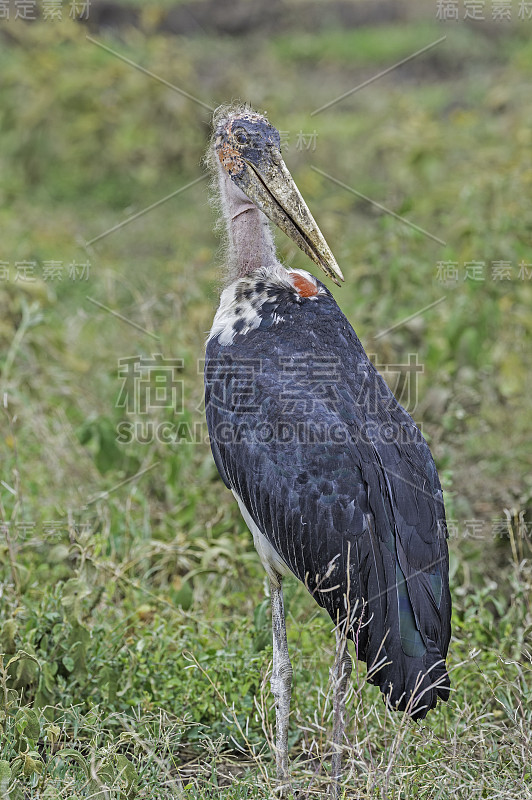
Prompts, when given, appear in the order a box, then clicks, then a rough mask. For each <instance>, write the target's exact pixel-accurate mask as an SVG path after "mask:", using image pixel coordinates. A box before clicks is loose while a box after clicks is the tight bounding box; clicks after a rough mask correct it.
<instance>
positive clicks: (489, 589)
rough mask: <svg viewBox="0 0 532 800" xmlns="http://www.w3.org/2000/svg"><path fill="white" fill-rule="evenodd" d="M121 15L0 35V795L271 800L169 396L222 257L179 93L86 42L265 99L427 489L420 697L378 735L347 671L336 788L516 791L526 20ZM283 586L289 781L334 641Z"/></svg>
mask: <svg viewBox="0 0 532 800" xmlns="http://www.w3.org/2000/svg"><path fill="white" fill-rule="evenodd" d="M143 14H144V17H145V26H146V30H147V33H141V32H140V31H138V30H137V31H134V30H123V31H121V32H120V33H119V34H117V35H115V36H114V37H113V36H111V35H109V34H106V33H105V32H103V31H100V32H94V31H93V32H92V33H91V34H90V35H91V37H92V38H93V39H94V40H95V41H91V40H89V39H87V38H86V33H87V31H86V29H85V28H83V27H82V26H80V25H76V24H75V23H73V22H72V21H70V20H68V18H66V19H64V20H63V21H59V20H48V21H41V22H37V23H34V24H32V25H23V24H22V23H20V21H15V20H14V19H12V20H4V21H3V22H0V25H2V27H1V28H0V42H1V46H0V75H1V84H0V129H1V131H2V136H1V143H2V146H1V149H0V224H1V229H2V245H1V249H0V278H1V280H0V342H1V348H0V374H1V381H0V401H1V406H2V407H1V408H0V419H1V420H2V422H1V428H0V458H1V465H2V469H1V475H0V480H1V483H0V512H1V515H2V516H1V538H0V553H1V559H0V579H1V587H0V588H1V604H0V632H1V633H0V653H3V656H0V684H1V685H0V726H1V736H0V796H1V797H2V798H10V800H22V799H23V798H24V800H25V799H26V798H65V800H66V798H69V799H70V798H89V797H90V798H96V797H98V798H102V799H103V798H135V797H138V798H153V799H154V800H156V799H157V800H160V799H161V798H175V797H177V798H181V797H182V798H200V800H206V799H207V798H214V797H217V798H224V800H243V799H244V798H249V799H250V800H251V798H261V799H262V798H270V797H271V796H272V791H273V779H272V776H273V768H272V760H271V742H272V736H273V731H272V725H273V714H272V697H271V695H270V691H269V674H270V670H271V644H270V622H269V607H268V599H267V598H265V588H266V587H265V581H264V575H263V572H262V569H261V567H260V564H259V562H258V558H257V556H256V554H255V552H254V550H253V547H252V542H251V537H250V535H249V533H248V532H247V530H246V529H245V526H244V523H243V521H242V520H241V518H240V516H239V513H238V511H237V508H236V506H235V504H234V502H233V500H232V497H231V496H230V495H229V493H228V492H227V491H226V490H225V487H224V486H223V485H222V483H221V481H220V480H219V478H218V476H217V473H216V470H215V467H214V464H213V462H212V459H211V455H210V450H209V446H208V443H207V441H206V427H205V423H204V418H203V409H202V374H201V371H202V364H201V360H202V358H203V353H204V341H205V336H206V332H207V331H208V329H209V327H210V324H211V320H212V316H213V313H214V309H215V307H216V302H217V294H218V289H219V285H220V270H219V264H220V260H221V255H220V253H219V251H218V239H217V236H216V234H215V233H214V231H213V227H214V222H215V218H214V214H213V211H212V209H211V208H210V206H209V202H208V194H209V187H208V181H207V180H201V181H198V182H197V183H194V185H191V186H190V187H189V188H184V187H187V186H188V184H191V183H192V182H194V181H196V179H197V178H200V177H201V176H202V175H203V167H202V157H203V154H204V151H205V148H206V146H207V142H208V136H209V121H210V112H209V110H208V108H206V107H205V106H204V105H200V104H198V102H195V101H194V100H191V99H189V98H187V97H186V96H184V95H183V94H182V93H180V92H179V91H175V90H173V89H172V88H170V87H169V86H167V85H164V84H161V82H160V81H158V80H156V79H155V78H154V77H153V76H150V75H148V74H146V73H145V72H143V71H141V70H139V69H137V68H135V67H134V66H132V65H131V64H128V63H125V62H124V61H123V60H121V59H120V58H119V57H118V56H117V54H118V55H119V56H124V57H126V58H128V59H131V60H132V61H134V62H135V63H136V64H139V65H141V66H142V67H143V68H144V69H145V70H149V71H150V72H151V73H153V75H155V76H160V77H162V78H163V79H164V80H165V81H167V82H169V83H170V84H172V85H173V86H174V87H177V88H179V89H181V90H184V91H186V92H188V93H189V94H191V95H193V96H194V98H196V100H199V101H201V103H203V104H205V105H206V106H212V107H215V106H216V105H218V104H219V103H222V102H227V101H229V100H231V99H233V98H242V99H244V100H249V101H250V102H251V103H252V104H253V105H254V106H255V107H256V108H258V109H260V110H267V111H268V112H269V116H270V119H271V120H272V122H273V123H274V124H275V125H276V126H277V127H278V128H279V129H280V130H281V131H282V132H283V141H284V154H285V159H286V162H287V164H288V166H289V168H290V169H291V171H292V173H293V175H294V177H295V180H296V182H297V184H298V186H299V187H300V189H301V192H302V194H303V195H304V197H305V198H306V200H307V202H308V204H309V206H310V208H311V210H312V211H313V212H314V213H315V216H316V218H317V220H318V223H319V225H320V227H321V229H322V230H323V232H324V234H325V235H326V238H327V239H328V241H329V243H330V244H331V246H332V249H333V251H334V252H335V255H336V257H337V260H338V263H339V264H340V266H341V267H342V269H343V271H344V274H345V276H346V283H345V285H344V286H343V287H342V288H341V289H336V288H334V287H333V289H334V294H335V296H336V297H337V299H338V302H339V303H340V305H341V307H342V309H343V310H344V311H345V313H346V314H347V316H348V317H349V319H350V320H351V321H352V323H353V325H354V327H355V329H356V330H357V332H358V334H359V336H360V338H361V340H362V342H363V343H364V346H365V347H366V350H367V352H368V353H371V354H372V357H373V358H374V360H375V363H377V364H378V365H379V366H380V368H381V370H383V374H384V375H385V377H387V379H389V380H390V382H391V384H392V386H398V387H399V389H401V388H402V389H403V390H404V391H403V395H402V399H403V402H404V404H405V405H406V406H407V407H408V409H409V410H410V411H411V413H413V415H414V417H415V418H416V420H417V421H418V422H419V424H420V425H421V426H422V429H423V432H424V434H425V435H426V437H427V439H428V440H429V442H430V445H431V448H432V451H433V453H434V456H435V459H436V462H437V465H438V468H439V471H440V474H441V477H442V481H443V483H444V488H445V492H446V494H445V497H446V506H447V513H448V517H449V520H450V524H449V528H450V534H451V536H450V549H451V587H452V595H453V604H454V608H453V638H452V641H451V648H450V654H449V665H450V670H451V678H452V682H453V693H452V696H451V699H450V701H449V703H448V704H447V705H445V706H441V707H439V708H438V710H437V711H436V712H434V713H433V714H432V715H431V716H429V717H428V718H427V720H425V721H424V722H423V723H421V724H413V723H408V722H407V721H406V720H404V719H401V717H400V716H396V715H395V716H392V715H390V714H389V713H386V710H385V708H384V706H383V704H382V701H381V698H380V694H379V692H378V690H377V689H375V688H374V687H372V686H370V685H367V684H366V681H365V667H364V665H359V666H358V668H357V670H356V672H355V675H354V678H353V683H352V690H351V696H350V700H349V714H350V723H349V738H350V742H351V747H350V749H349V751H348V752H347V753H346V759H347V770H346V778H345V798H346V799H349V800H351V798H355V797H356V798H359V799H360V800H362V798H364V800H366V798H367V799H368V800H369V798H372V799H373V798H382V799H383V800H384V798H397V799H398V800H399V798H401V799H403V798H412V797H416V798H422V799H423V800H429V798H430V800H432V799H434V800H436V798H441V799H442V800H444V799H446V798H451V797H452V798H453V800H456V799H457V798H464V799H465V798H467V799H468V800H469V798H508V800H509V799H510V798H512V800H514V799H515V798H529V797H532V769H531V766H530V764H531V760H532V655H531V651H532V639H531V634H532V568H531V561H530V557H531V547H530V525H531V521H532V515H531V498H532V479H531V475H532V470H531V461H532V454H531V447H530V397H531V395H532V386H531V378H530V376H531V375H532V354H531V349H530V341H531V337H532V311H531V309H532V263H531V262H532V253H531V239H532V230H531V222H530V221H531V219H532V191H531V190H532V160H531V153H532V147H531V145H532V108H531V106H530V100H529V95H530V80H531V74H532V45H531V42H532V38H531V37H530V31H531V30H532V21H528V22H527V21H521V22H520V23H516V24H514V25H513V26H512V25H504V24H502V23H499V24H493V25H492V26H491V27H489V28H486V29H484V28H474V27H471V26H466V25H465V24H463V23H462V22H459V23H454V24H452V23H447V24H446V23H440V24H437V23H436V22H435V21H434V22H427V21H420V22H419V23H417V22H415V21H411V22H410V23H409V24H407V25H394V26H386V25H381V26H379V27H375V28H365V29H357V30H347V29H344V30H339V29H331V30H324V31H322V32H321V33H319V34H316V35H309V34H308V33H301V34H298V33H293V34H290V35H287V34H282V33H279V35H277V36H274V37H272V38H270V39H266V38H264V37H261V36H259V35H257V36H247V37H245V38H241V39H231V38H223V37H218V38H214V37H212V38H206V37H201V36H200V37H197V38H191V39H185V38H179V37H169V36H165V35H162V34H158V33H156V32H154V30H153V31H150V27H149V26H150V25H154V24H155V23H154V20H156V19H157V8H156V7H152V6H150V7H147V8H145V9H144V11H143ZM443 35H446V36H447V38H446V40H445V41H443V42H441V43H440V44H438V45H437V46H434V47H433V48H432V49H431V50H430V51H428V52H426V53H425V54H422V55H420V56H419V57H417V58H416V59H412V60H411V61H409V62H408V63H405V65H404V66H402V67H400V68H398V69H397V70H394V71H393V72H391V73H389V74H388V75H386V76H384V77H383V78H382V79H380V80H377V81H373V82H372V83H369V84H368V85H367V86H366V87H365V88H364V89H363V90H360V91H358V92H356V93H354V94H352V95H351V96H350V97H348V98H346V99H344V100H342V101H341V102H338V103H337V104H336V105H334V106H332V107H331V108H329V109H327V110H324V111H322V112H321V113H319V114H315V115H314V116H311V112H312V111H313V110H315V109H317V108H319V107H320V106H322V105H324V104H326V103H328V102H330V101H331V100H332V99H334V98H336V97H338V96H339V95H342V94H343V93H344V92H347V91H349V89H351V88H353V87H355V86H357V85H358V84H360V83H362V82H363V81H366V80H369V79H371V78H372V77H373V76H375V75H376V74H377V73H379V72H381V71H382V70H385V69H387V68H388V67H389V66H391V65H392V64H393V63H394V62H396V61H399V60H401V59H403V58H406V57H407V56H409V55H410V54H411V53H413V52H414V51H416V50H419V49H421V48H423V47H425V46H426V45H429V44H430V43H432V42H435V41H436V40H437V39H439V38H440V37H442V36H443ZM99 45H105V47H106V48H110V50H111V51H114V52H111V51H110V50H109V49H107V50H106V49H104V48H102V47H101V46H99ZM312 167H315V168H316V169H312ZM316 170H320V171H321V172H319V171H316ZM323 173H326V174H327V175H328V176H330V178H328V177H326V176H324V174H323ZM331 178H332V179H333V180H331ZM338 181H340V182H341V183H343V184H345V186H347V188H345V187H343V186H341V185H340V184H339V183H338ZM179 190H182V191H179ZM351 190H353V191H351ZM357 193H359V194H357ZM172 194H173V195H174V196H173V197H171V198H170V199H168V200H166V201H165V202H161V203H159V201H160V200H162V199H163V198H165V197H167V196H168V195H172ZM360 194H362V195H365V196H367V197H370V198H371V199H372V200H373V201H375V202H377V203H380V204H381V205H383V206H385V207H386V209H389V210H391V211H393V212H394V214H396V215H398V216H399V217H401V218H403V220H401V219H398V218H397V217H394V216H391V215H390V214H388V213H385V212H384V211H383V210H382V209H379V208H378V207H376V206H375V205H372V204H371V203H369V202H367V201H366V200H364V199H363V198H362V197H360ZM152 204H157V205H156V206H155V207H154V208H153V209H152V210H150V211H148V212H146V213H139V212H142V211H143V210H144V209H146V208H147V207H149V206H151V205H152ZM136 214H139V216H137V217H135V218H134V219H132V220H130V218H131V217H133V216H134V215H136ZM404 219H406V220H407V221H408V222H410V223H412V224H413V225H415V226H417V228H414V227H412V226H411V225H409V224H407V223H405V222H404ZM121 223H124V224H121ZM419 228H421V229H423V231H425V233H423V232H420V231H419ZM427 233H428V234H429V235H426V234H427ZM278 246H279V250H280V253H281V256H282V258H283V259H284V260H285V261H286V262H287V263H290V264H291V265H293V266H298V267H303V268H309V264H308V262H307V260H306V259H305V257H304V256H303V254H301V253H300V252H299V251H297V249H296V248H295V246H293V245H292V244H291V243H290V242H289V241H288V240H287V239H286V238H285V237H284V236H281V234H279V236H278ZM310 268H311V269H312V267H310ZM429 306H430V307H429ZM427 307H429V308H427ZM390 328H392V330H390V331H388V329H390ZM386 331H388V332H387V333H385V332H386ZM157 354H161V356H162V358H163V359H173V360H174V361H171V362H169V363H170V364H171V367H172V375H173V376H174V377H175V379H176V380H175V385H173V386H172V391H173V392H174V393H173V394H172V397H171V400H172V402H169V400H168V396H167V397H166V399H165V401H164V402H161V403H157V402H155V401H154V398H155V397H156V395H155V394H154V388H155V385H156V382H157V381H158V380H163V381H164V379H165V375H166V376H167V375H168V371H167V369H166V368H165V366H164V364H161V363H160V364H159V366H156V367H154V368H152V369H150V370H149V375H148V377H147V378H146V373H145V372H142V373H141V378H139V377H138V375H137V376H135V374H134V371H133V372H132V371H131V369H130V367H128V364H131V363H134V362H137V363H138V362H139V360H141V363H144V364H146V363H148V362H149V360H154V361H156V356H157ZM411 355H413V356H415V358H416V359H417V361H416V363H417V364H419V365H422V366H423V370H422V372H420V373H419V374H418V375H417V379H416V380H415V381H414V380H413V378H412V375H411V373H408V370H407V365H408V364H409V363H410V362H409V357H410V356H411ZM128 359H129V361H128ZM142 360H144V361H142ZM167 366H168V365H166V367H167ZM165 369H166V371H165ZM397 381H399V383H397ZM142 392H145V394H144V395H143V394H142ZM146 392H148V394H146ZM149 392H151V394H150V393H149ZM143 397H144V399H146V397H147V398H148V401H151V402H148V407H147V408H146V409H144V408H143V406H142V398H143ZM131 431H133V433H132V434H131ZM169 432H170V434H171V435H169ZM286 595H287V607H288V624H289V645H290V650H291V654H292V662H293V665H294V684H295V685H294V699H293V716H292V724H291V737H292V738H291V747H292V759H293V774H294V788H295V790H296V791H297V792H299V794H298V796H300V797H308V798H312V797H319V796H323V792H324V791H325V789H326V785H327V768H328V764H329V759H328V754H329V751H330V746H329V744H328V734H329V733H330V727H331V720H330V712H331V702H330V691H329V690H330V687H329V685H328V679H329V673H328V669H329V666H330V665H331V664H332V661H333V637H332V636H331V632H330V622H329V621H328V620H327V619H326V618H325V617H324V616H323V615H322V614H321V612H320V611H319V610H318V609H317V608H316V607H315V605H314V604H313V602H312V601H311V599H310V598H309V597H308V595H307V594H306V592H305V590H304V589H303V588H302V587H300V586H298V585H296V583H295V582H293V583H290V582H288V583H287V589H286Z"/></svg>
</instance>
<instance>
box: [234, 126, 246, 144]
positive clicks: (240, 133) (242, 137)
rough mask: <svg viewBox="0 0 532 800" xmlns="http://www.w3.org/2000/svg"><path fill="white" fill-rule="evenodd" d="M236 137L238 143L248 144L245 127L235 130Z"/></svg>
mask: <svg viewBox="0 0 532 800" xmlns="http://www.w3.org/2000/svg"><path fill="white" fill-rule="evenodd" d="M235 139H236V141H237V142H238V144H247V141H248V135H247V133H246V131H245V130H244V128H237V129H236V131H235Z"/></svg>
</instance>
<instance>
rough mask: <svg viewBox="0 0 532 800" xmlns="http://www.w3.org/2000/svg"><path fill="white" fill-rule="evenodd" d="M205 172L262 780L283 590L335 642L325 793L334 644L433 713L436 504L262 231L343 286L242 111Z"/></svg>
mask: <svg viewBox="0 0 532 800" xmlns="http://www.w3.org/2000/svg"><path fill="white" fill-rule="evenodd" d="M208 159H209V160H210V166H211V168H212V170H213V172H214V176H215V178H216V180H217V181H218V186H219V200H220V203H221V208H222V212H223V216H224V218H225V223H226V228H227V238H228V245H229V246H228V254H227V281H226V288H225V289H224V291H223V292H222V295H221V298H220V305H219V308H218V310H217V312H216V316H215V318H214V323H213V326H212V330H211V332H210V335H209V338H208V341H207V352H206V364H205V405H206V415H207V424H208V429H209V435H210V442H211V447H212V452H213V456H214V460H215V462H216V466H217V468H218V471H219V473H220V476H221V478H222V480H223V481H224V483H225V484H226V486H227V487H228V488H229V489H231V491H232V492H233V494H234V496H235V498H236V500H237V502H238V505H239V507H240V511H241V512H242V515H243V517H244V519H245V521H246V523H247V525H248V527H249V529H250V531H251V533H252V535H253V539H254V543H255V547H256V549H257V551H258V553H259V556H260V558H261V561H262V563H263V565H264V568H265V570H266V572H267V575H268V578H269V582H270V592H271V608H272V624H273V671H272V678H271V685H272V693H273V696H274V698H275V707H276V747H275V751H276V766H277V778H278V780H279V783H280V786H281V793H282V792H283V791H284V790H283V788H282V787H285V788H286V787H287V786H288V749H287V732H288V717H289V710H290V694H291V682H292V667H291V663H290V659H289V655H288V646H287V638H286V627H285V617H284V608H283V595H282V577H283V576H284V575H286V574H289V573H293V574H294V575H295V576H296V577H297V578H299V580H300V581H302V582H303V583H304V584H305V586H306V587H307V589H308V591H309V592H310V593H311V594H312V596H313V597H314V599H315V600H316V601H317V602H318V603H319V605H320V606H322V607H323V608H325V609H326V610H327V611H328V613H329V614H330V616H331V618H332V620H333V622H334V625H335V631H336V646H337V656H336V661H335V665H334V668H333V670H332V675H333V731H332V777H333V779H334V786H336V787H338V781H339V779H340V775H341V751H342V744H343V739H344V725H345V721H344V717H345V713H344V708H345V692H346V686H347V680H348V677H349V675H350V672H351V667H352V664H351V658H350V656H349V653H348V649H347V642H346V640H347V639H351V640H353V642H354V648H355V652H356V655H357V657H358V658H359V659H362V660H364V661H366V663H367V666H368V676H369V680H370V681H371V682H372V683H374V684H377V685H378V686H379V687H380V689H381V691H382V693H383V695H384V698H385V700H386V702H387V703H388V704H389V706H391V707H392V708H394V709H396V710H399V711H405V712H406V713H408V714H410V716H411V717H412V718H414V719H421V718H423V717H425V715H426V714H427V712H428V711H429V709H432V708H434V707H435V705H436V703H437V698H438V697H440V698H442V699H443V700H447V698H448V696H449V688H450V683H449V677H448V675H447V671H446V667H445V657H446V654H447V648H448V644H449V638H450V611H451V600H450V594H449V584H448V553H447V542H446V537H447V532H446V525H445V511H444V505H443V498H442V490H441V486H440V481H439V479H438V474H437V472H436V467H435V465H434V461H433V459H432V456H431V453H430V451H429V448H428V446H427V444H426V442H425V440H424V438H423V436H422V435H421V433H420V431H419V430H418V428H417V427H416V425H415V424H414V421H413V420H412V418H411V417H410V415H409V414H408V413H407V412H406V411H405V410H404V408H402V407H401V406H400V405H399V403H398V402H397V400H396V399H395V397H394V396H393V394H392V392H391V391H390V389H389V388H388V386H387V385H386V383H385V382H384V380H383V379H382V378H381V376H380V375H379V374H378V372H377V371H376V369H375V368H374V366H373V365H372V363H371V362H370V361H369V359H368V357H367V355H366V353H365V352H364V349H363V347H362V345H361V343H360V341H359V339H358V337H357V335H356V333H355V332H354V330H353V328H352V327H351V325H350V324H349V322H348V320H347V319H346V317H345V316H344V315H343V314H342V312H341V311H340V308H339V307H338V305H337V304H336V302H335V300H334V299H333V297H332V295H331V293H330V292H329V291H328V289H327V288H326V287H325V286H324V285H323V284H322V283H321V282H320V281H318V280H316V279H315V278H314V277H313V276H312V275H311V274H310V273H308V272H305V271H303V270H300V269H289V268H286V267H284V266H283V265H282V264H281V263H280V262H279V261H278V259H277V256H276V253H275V247H274V243H273V239H272V235H271V231H270V228H269V223H268V219H267V218H269V219H270V220H271V221H273V222H275V223H276V225H278V226H279V228H281V230H283V231H284V232H285V233H286V234H288V236H289V237H290V238H291V239H293V240H294V242H296V244H297V245H298V246H299V247H300V248H301V250H303V252H305V253H306V254H307V256H309V258H311V259H312V261H314V262H315V263H316V264H317V265H318V266H319V267H321V269H322V270H323V271H324V272H325V273H326V274H327V275H328V276H329V277H330V278H331V279H332V280H333V281H334V282H335V283H337V284H338V285H340V284H339V279H342V280H343V276H342V273H341V271H340V269H339V267H338V265H337V264H336V261H335V259H334V256H333V254H332V253H331V251H330V249H329V247H328V245H327V243H326V241H325V239H324V237H323V235H322V233H321V232H320V230H319V228H318V226H317V225H316V223H315V221H314V219H313V217H312V215H311V213H310V211H309V209H308V208H307V206H306V204H305V202H304V200H303V198H302V196H301V194H300V193H299V190H298V189H297V187H296V185H295V183H294V181H293V179H292V177H291V175H290V173H289V171H288V169H287V167H286V165H285V163H284V161H283V159H282V157H281V152H280V136H279V132H278V131H277V130H276V129H275V128H274V127H273V126H272V125H271V124H270V123H269V122H268V120H267V119H266V117H265V116H263V115H261V114H257V113H255V112H253V111H252V110H251V109H250V108H247V107H244V106H226V107H221V108H220V109H218V110H217V111H216V113H215V116H214V121H213V137H212V142H211V146H210V148H209V154H208ZM337 790H338V789H337V788H336V789H334V790H333V793H334V792H336V791H337Z"/></svg>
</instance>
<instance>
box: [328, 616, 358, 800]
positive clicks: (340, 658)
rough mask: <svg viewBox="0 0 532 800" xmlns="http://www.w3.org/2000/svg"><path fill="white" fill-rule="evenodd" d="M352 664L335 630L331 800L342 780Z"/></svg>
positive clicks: (345, 646) (340, 635)
mask: <svg viewBox="0 0 532 800" xmlns="http://www.w3.org/2000/svg"><path fill="white" fill-rule="evenodd" d="M352 668H353V662H352V661H351V656H350V655H349V651H348V649H347V639H346V638H345V635H344V633H343V632H342V631H341V630H340V629H339V628H337V629H336V658H335V662H334V667H333V668H332V670H331V679H332V685H333V733H332V746H333V752H332V759H331V777H332V780H333V783H332V786H331V797H332V798H333V800H336V798H338V797H340V780H341V778H342V746H343V739H344V731H345V696H346V692H347V682H348V680H349V676H350V675H351V670H352Z"/></svg>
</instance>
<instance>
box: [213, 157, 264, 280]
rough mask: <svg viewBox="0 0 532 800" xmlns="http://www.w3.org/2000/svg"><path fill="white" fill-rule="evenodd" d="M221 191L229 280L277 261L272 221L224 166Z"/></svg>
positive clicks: (221, 174) (221, 175)
mask: <svg viewBox="0 0 532 800" xmlns="http://www.w3.org/2000/svg"><path fill="white" fill-rule="evenodd" d="M219 180H220V194H221V201H222V209H223V214H224V218H225V223H226V227H227V236H228V240H229V253H228V258H227V262H228V263H227V268H228V271H229V279H230V280H236V279H237V278H243V277H245V276H246V275H249V273H250V272H253V270H255V269H258V268H259V267H268V266H270V265H273V264H275V263H276V257H275V246H274V243H273V238H272V234H271V231H270V226H269V224H268V220H267V218H266V217H265V215H264V214H263V213H262V211H259V209H258V208H257V206H256V205H255V204H254V203H252V202H251V200H250V199H249V198H248V197H247V196H246V195H245V194H244V192H243V191H242V190H241V189H239V188H238V186H237V185H236V184H235V183H233V181H232V180H231V178H230V177H229V175H227V174H226V173H225V172H224V171H223V170H222V169H221V168H220V176H219Z"/></svg>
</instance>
